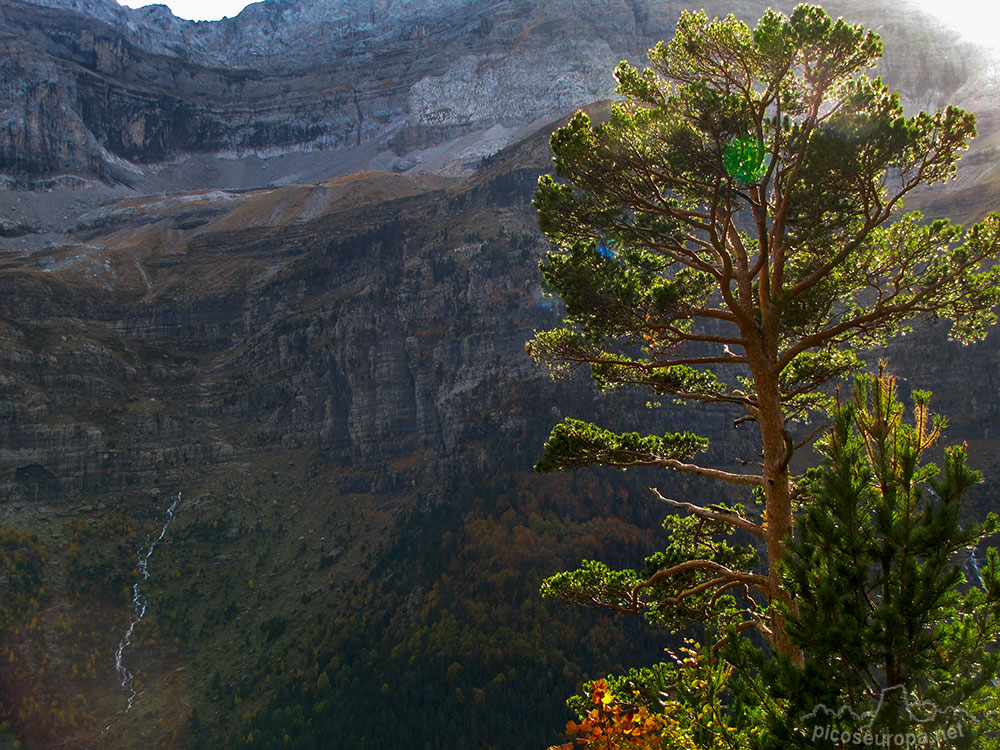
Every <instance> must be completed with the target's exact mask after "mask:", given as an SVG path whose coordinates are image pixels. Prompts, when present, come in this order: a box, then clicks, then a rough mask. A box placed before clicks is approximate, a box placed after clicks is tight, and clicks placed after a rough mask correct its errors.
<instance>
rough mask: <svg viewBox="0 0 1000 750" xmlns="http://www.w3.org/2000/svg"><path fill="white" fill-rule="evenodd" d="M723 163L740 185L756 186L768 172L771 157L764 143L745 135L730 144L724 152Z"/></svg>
mask: <svg viewBox="0 0 1000 750" xmlns="http://www.w3.org/2000/svg"><path fill="white" fill-rule="evenodd" d="M722 162H723V164H724V165H725V167H726V172H728V173H729V176H730V177H732V178H733V179H734V180H735V181H736V182H737V183H738V184H739V185H756V184H757V183H758V182H760V180H761V178H762V177H763V176H764V173H765V172H766V171H767V167H768V165H769V164H770V163H771V155H770V154H768V153H765V152H764V144H763V143H761V142H760V141H758V140H757V139H756V138H754V137H753V136H749V135H745V136H741V137H739V138H734V139H733V140H731V141H730V142H729V144H728V145H727V146H726V148H725V150H724V151H723V152H722Z"/></svg>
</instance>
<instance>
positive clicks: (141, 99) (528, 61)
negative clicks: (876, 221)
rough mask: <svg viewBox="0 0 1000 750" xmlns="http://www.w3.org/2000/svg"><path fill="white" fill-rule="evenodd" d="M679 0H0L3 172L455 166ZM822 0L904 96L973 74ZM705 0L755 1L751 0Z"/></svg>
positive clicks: (195, 178)
mask: <svg viewBox="0 0 1000 750" xmlns="http://www.w3.org/2000/svg"><path fill="white" fill-rule="evenodd" d="M683 7H684V4H683V3H681V2H678V1H677V0H660V1H658V2H653V1H651V0H643V1H641V2H640V1H638V0H584V1H583V2H572V3H571V2H567V1H563V0H558V1H554V2H538V0H506V1H505V2H498V3H488V4H487V3H482V2H479V0H449V1H448V2H437V1H435V2H431V0H397V1H395V2H393V1H391V0H381V1H379V2H375V1H374V0H373V1H371V2H362V3H358V2H354V1H353V0H271V1H270V2H265V3H258V4H255V5H251V6H249V7H248V8H247V9H246V10H244V12H243V13H241V14H240V15H239V16H237V17H236V18H232V19H223V20H221V21H216V22H201V23H195V22H191V21H184V20H181V19H178V18H176V17H174V16H173V15H172V14H171V13H170V12H169V10H168V9H166V8H165V7H164V6H155V5H154V6H148V7H146V8H142V9H139V10H130V9H127V8H123V7H121V6H118V5H117V3H115V2H114V0H44V2H42V1H40V2H22V1H21V0H3V2H2V3H0V36H2V38H3V40H4V48H5V52H6V54H5V56H4V60H3V61H2V63H0V112H2V116H3V121H4V123H5V126H4V127H3V128H0V174H2V175H5V176H6V180H7V183H8V185H9V186H12V187H17V186H22V187H24V186H31V185H36V186H38V185H41V184H42V183H41V182H40V180H45V179H50V180H51V179H53V178H61V179H62V180H63V181H66V180H67V179H68V180H71V181H72V182H76V183H79V181H80V180H81V179H82V180H89V179H97V180H100V181H103V182H109V183H116V182H123V183H127V184H129V185H132V186H134V187H136V188H137V189H140V190H142V191H143V192H150V191H152V192H159V191H163V190H168V191H170V190H174V189H184V188H191V189H197V188H203V187H252V186H256V185H263V184H268V183H276V182H302V181H305V182H316V181H319V180H322V179H329V178H330V177H333V176H336V175H338V174H344V173H347V172H349V171H356V170H357V169H360V168H377V169H394V170H400V171H405V170H407V169H412V168H414V167H420V168H421V169H422V170H423V171H428V170H430V171H440V170H442V169H447V168H449V167H451V168H461V167H462V166H465V167H468V166H469V165H470V164H473V165H474V163H475V162H476V161H477V160H478V159H479V158H481V157H482V156H484V155H488V154H490V153H494V152H496V151H497V150H499V149H500V148H501V147H502V146H504V145H506V144H507V143H509V142H512V141H513V140H516V138H517V137H521V136H523V135H525V130H524V126H525V125H526V124H528V123H531V122H533V121H534V120H536V119H538V118H548V119H550V120H551V119H553V118H554V117H559V116H562V115H563V114H565V113H566V112H568V111H571V110H572V109H574V108H576V107H578V106H581V105H584V104H586V103H588V102H593V101H596V100H599V99H603V98H607V97H609V96H610V95H611V94H612V91H613V88H614V81H613V79H612V77H611V70H612V69H613V67H614V65H615V64H616V63H617V61H618V60H620V59H623V58H627V59H631V60H633V61H636V62H641V61H642V59H643V57H644V54H645V50H646V49H647V48H648V47H649V46H651V45H652V44H654V43H655V42H656V41H657V40H659V39H663V38H669V37H670V35H671V34H672V29H673V24H674V23H675V22H676V19H677V16H678V14H679V13H680V11H681V10H682V9H683ZM832 9H833V10H834V11H838V10H842V11H843V12H845V13H847V14H848V16H849V17H851V18H853V19H855V20H858V21H861V22H866V23H869V24H870V25H872V26H876V27H879V28H880V29H882V30H883V32H884V34H885V36H886V40H887V46H888V48H889V55H888V58H887V59H888V62H887V63H886V66H885V67H886V74H887V75H888V76H889V77H890V79H892V80H893V82H894V84H895V85H896V86H897V88H900V89H901V90H902V91H903V93H904V95H906V96H907V97H908V98H910V99H911V100H912V101H914V102H915V103H919V104H920V105H925V104H931V105H937V104H940V103H941V101H943V98H944V97H947V96H951V97H952V98H954V97H953V94H954V93H955V92H956V91H958V90H959V89H961V88H962V87H963V85H967V84H971V83H975V84H976V85H975V86H972V87H970V91H972V90H976V91H980V92H981V89H982V86H981V81H979V80H978V77H979V73H980V68H981V64H980V62H979V61H978V60H977V58H976V57H975V56H974V55H972V54H969V53H968V51H967V52H966V53H964V54H956V53H955V51H954V42H955V40H954V38H953V37H952V38H949V37H948V34H947V33H945V34H944V35H943V36H942V33H941V31H940V30H939V29H935V28H933V27H932V26H930V27H928V26H921V25H920V24H919V23H917V24H914V23H913V21H912V18H911V17H909V16H911V15H912V14H911V13H909V12H908V11H907V9H906V8H905V7H904V8H898V7H896V6H894V5H893V6H890V5H889V4H886V5H878V4H876V5H874V6H873V5H872V4H868V3H861V2H858V1H857V0H843V2H840V3H835V4H834V5H833V7H832ZM708 10H709V11H710V12H719V13H727V12H735V13H737V14H738V15H742V16H744V17H746V18H748V19H751V18H756V16H757V15H759V9H758V8H757V4H756V3H749V2H745V3H737V4H733V3H716V4H715V5H711V4H710V5H709V7H708ZM897 50H898V52H903V54H899V53H898V52H897ZM949 50H950V51H949ZM918 51H919V52H918ZM960 98H961V97H960ZM462 137H464V138H465V140H463V141H459V140H458V139H460V138H462ZM435 147H436V148H435ZM302 152H306V154H308V158H307V159H303V158H301V154H302ZM247 155H253V156H255V157H258V159H257V160H254V161H252V162H248V163H246V164H233V163H230V164H228V165H226V166H223V167H220V166H219V165H215V170H214V171H221V174H213V170H212V169H210V168H209V166H208V165H207V164H206V163H204V162H203V161H198V162H197V166H195V167H194V168H191V165H187V166H188V168H187V169H185V165H186V163H187V161H188V160H189V159H191V158H192V157H196V158H197V157H207V156H211V157H212V160H213V161H218V160H228V161H230V162H233V161H235V160H237V159H238V158H239V157H243V156H247ZM279 155H282V156H292V157H294V156H296V155H298V156H299V157H300V158H289V159H285V160H280V159H278V158H276V157H278V156H279ZM169 176H173V179H172V180H171V179H168V177H169ZM206 179H207V180H208V181H209V182H210V183H211V184H207V183H206V182H205V180H206Z"/></svg>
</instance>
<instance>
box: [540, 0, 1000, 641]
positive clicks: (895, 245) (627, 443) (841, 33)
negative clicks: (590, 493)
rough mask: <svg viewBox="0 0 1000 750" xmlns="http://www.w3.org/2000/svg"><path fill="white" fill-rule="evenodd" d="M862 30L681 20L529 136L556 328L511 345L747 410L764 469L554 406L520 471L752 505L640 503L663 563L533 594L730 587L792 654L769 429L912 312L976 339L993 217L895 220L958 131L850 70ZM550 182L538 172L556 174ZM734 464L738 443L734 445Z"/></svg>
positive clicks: (986, 291) (774, 446) (785, 519)
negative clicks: (560, 118)
mask: <svg viewBox="0 0 1000 750" xmlns="http://www.w3.org/2000/svg"><path fill="white" fill-rule="evenodd" d="M881 49H882V48H881V42H880V40H879V38H878V36H877V35H875V34H874V33H872V32H870V31H865V30H864V29H863V28H861V27H859V26H851V25H849V24H847V23H845V22H844V21H843V20H837V21H834V20H832V19H831V18H830V17H829V16H828V15H827V14H826V13H825V12H824V11H823V10H822V9H821V8H819V7H814V6H806V5H802V6H799V7H798V8H796V9H795V11H794V12H793V13H792V14H791V16H790V17H786V16H784V15H782V14H779V13H775V12H773V11H770V10H769V11H767V12H766V13H765V14H764V16H763V17H762V18H761V19H760V21H759V22H758V24H757V26H756V27H755V28H754V29H752V30H751V29H750V28H748V27H747V26H746V25H745V24H743V23H742V22H740V21H738V20H736V19H735V18H734V17H732V16H730V17H728V18H725V19H722V20H719V19H715V20H712V21H709V20H708V18H707V16H706V15H705V14H704V13H690V12H684V13H683V14H682V15H681V17H680V20H679V22H678V25H677V32H676V35H675V37H674V39H673V40H672V41H671V42H670V43H668V44H664V43H662V42H661V43H660V44H659V45H657V46H656V47H655V48H654V49H653V50H651V51H650V56H649V59H650V64H651V67H650V68H649V69H647V70H644V71H639V70H637V69H636V68H634V67H632V66H630V65H629V64H627V63H624V62H623V63H622V64H621V65H619V67H618V68H617V70H616V72H615V75H616V77H617V80H618V84H619V86H618V92H619V94H621V96H622V97H623V101H621V102H620V103H618V104H615V105H614V106H613V108H612V113H611V116H610V119H609V120H608V121H607V122H605V123H603V124H600V125H594V124H593V123H592V122H591V121H590V119H589V118H588V116H587V115H586V114H584V113H578V114H577V115H576V116H575V117H573V119H572V120H571V121H570V123H569V124H568V125H567V126H565V127H563V128H561V129H560V130H558V131H557V132H556V133H555V134H554V135H553V136H552V140H551V145H552V150H553V152H554V154H555V159H554V163H555V172H556V177H552V176H545V177H542V178H541V179H540V181H539V187H538V191H537V193H536V196H535V206H536V208H537V210H538V216H539V224H540V226H541V228H542V230H543V231H544V232H545V234H546V235H547V236H548V238H549V240H550V241H551V243H552V246H553V247H552V250H551V251H550V252H549V253H548V255H547V256H546V259H545V260H544V262H543V263H542V272H543V275H544V279H545V282H546V284H547V285H548V286H549V287H550V288H551V289H552V290H554V291H555V292H556V293H558V295H559V296H560V297H562V299H563V300H564V302H565V306H566V314H565V320H566V323H567V325H566V326H565V327H563V328H559V329H556V330H552V331H547V332H542V333H538V334H537V335H536V336H535V338H534V339H533V340H532V341H531V342H529V344H528V350H529V352H530V354H531V355H532V356H533V357H534V358H535V359H536V360H538V361H539V362H542V363H544V364H546V365H548V366H549V367H551V369H552V372H553V374H556V375H558V374H564V373H566V372H568V371H570V370H572V369H574V368H575V367H578V366H581V365H585V366H588V367H589V369H590V371H591V373H592V375H593V377H594V380H595V381H596V383H597V385H598V386H599V387H600V388H602V389H605V390H609V389H613V388H618V387H621V386H642V387H646V388H648V389H650V390H651V391H652V392H653V393H654V398H660V397H664V398H666V399H679V400H682V401H687V402H693V403H696V404H698V403H701V404H705V403H709V404H729V405H732V406H733V407H734V408H735V409H738V410H739V412H738V413H739V418H738V419H737V422H751V423H755V424H756V425H757V428H758V430H759V432H758V434H759V439H760V456H748V457H743V458H745V459H747V465H753V463H754V462H755V461H756V460H758V459H762V470H761V471H759V472H753V471H739V470H737V471H734V470H732V469H731V468H729V467H721V466H709V465H705V464H704V463H698V462H697V461H695V457H696V456H697V454H699V453H700V452H702V451H704V450H705V448H706V447H707V440H705V439H703V438H701V437H698V436H697V435H693V434H690V433H681V434H666V435H662V436H656V435H654V436H642V435H638V434H616V433H613V432H611V431H608V430H605V429H602V428H601V427H599V426H597V425H594V424H590V423H587V422H583V421H579V420H576V419H571V418H567V419H565V420H564V421H563V422H562V423H560V424H558V425H557V426H556V427H555V428H554V429H553V431H552V435H551V437H550V439H549V441H548V443H547V444H546V450H545V454H544V457H543V458H542V460H541V461H540V462H539V463H538V465H537V467H536V468H538V469H539V470H540V471H550V470H556V469H563V468H568V467H574V466H585V465H591V464H603V465H609V466H615V467H621V468H624V467H629V466H659V467H664V468H668V469H672V470H674V471H679V472H684V473H687V474H693V475H697V476H701V477H710V478H714V479H718V480H721V481H723V482H727V483H731V484H735V485H741V486H744V487H747V488H754V489H756V490H757V491H758V492H759V493H760V495H761V497H762V499H763V504H764V508H763V515H760V516H758V515H755V514H753V513H747V512H746V510H745V509H744V508H742V507H718V508H708V507H705V506H701V505H697V504H694V503H689V502H680V501H675V500H672V499H669V498H662V499H663V500H664V501H665V502H666V503H668V504H670V505H672V506H675V507H677V508H680V509H683V510H685V511H687V513H688V514H690V518H691V519H692V523H693V524H694V525H688V526H684V525H683V523H682V522H681V521H680V520H677V521H674V522H672V523H673V525H674V528H673V531H674V532H675V533H676V534H677V539H676V540H675V541H676V543H675V544H674V545H673V546H674V549H673V550H672V552H671V554H669V555H667V556H665V557H662V558H661V559H660V560H659V561H654V562H653V563H652V564H651V566H650V568H649V569H648V570H647V571H646V573H645V574H643V575H642V576H638V575H632V574H630V573H628V572H624V573H616V572H614V571H610V570H608V569H607V568H606V567H601V566H600V564H597V563H591V564H588V565H587V566H585V568H584V569H583V570H581V571H578V573H577V574H576V578H575V579H573V578H572V576H571V577H570V578H566V577H564V578H562V579H561V580H560V581H558V582H553V583H554V584H555V585H550V586H548V589H547V590H548V593H550V594H552V595H556V596H563V597H565V598H569V599H572V600H574V601H578V602H581V603H586V604H588V605H589V606H610V607H613V608H617V609H622V610H624V611H649V610H650V609H651V608H655V609H657V611H658V612H659V615H660V616H661V618H662V619H663V621H664V622H674V623H677V624H680V623H683V622H684V621H690V620H691V619H695V620H698V619H705V618H706V617H708V616H711V615H712V611H711V610H712V608H713V606H714V605H713V606H709V605H712V604H713V602H714V603H715V604H718V602H719V599H718V598H716V597H715V594H716V593H718V592H720V591H726V592H729V593H734V592H741V591H742V592H743V595H744V599H745V601H746V602H748V605H747V607H745V608H744V610H743V612H744V614H743V619H742V621H741V622H740V623H739V627H743V628H748V627H756V628H757V629H758V630H759V631H760V632H761V633H763V634H764V636H765V637H766V638H767V639H768V640H769V641H770V642H771V643H772V644H773V645H775V646H776V647H778V648H779V649H781V650H785V651H791V649H790V647H789V645H788V643H787V638H786V634H785V629H784V626H783V621H782V615H781V614H780V612H779V611H778V609H777V608H775V607H770V608H769V606H770V605H771V604H773V603H775V602H779V601H784V602H786V604H789V605H790V604H792V601H791V599H790V596H789V593H788V592H787V591H785V590H784V589H783V588H782V586H781V584H780V578H779V575H778V571H777V565H778V563H779V560H780V559H781V555H782V550H783V548H784V544H785V542H786V540H788V539H789V538H790V535H791V532H792V517H793V505H794V493H795V483H794V481H793V477H792V476H791V472H790V469H789V462H790V460H791V458H792V455H793V453H794V451H795V450H796V448H797V447H799V446H798V445H796V443H795V442H794V441H793V439H792V437H791V433H790V430H789V426H790V424H791V423H792V422H795V421H798V420H803V419H805V418H806V417H807V416H808V414H809V412H810V410H814V409H816V408H822V407H824V405H825V404H826V402H825V400H824V399H825V397H824V395H823V391H822V390H821V389H822V387H823V386H824V385H826V384H828V383H830V382H831V381H834V380H837V379H839V378H842V377H844V376H845V375H847V374H849V373H850V372H852V371H854V370H855V369H856V368H858V367H859V365H860V361H859V359H858V357H857V355H856V350H857V349H859V348H871V347H875V346H879V345H881V344H883V343H884V342H885V341H886V340H887V339H889V338H890V337H892V336H896V335H899V334H901V333H904V332H906V331H908V330H910V328H911V326H912V325H913V323H914V321H915V320H916V319H918V318H921V317H925V318H930V319H940V318H944V319H949V320H950V321H951V323H952V327H951V336H952V337H953V338H955V339H957V340H959V341H963V342H968V341H973V340H976V339H979V338H982V337H983V336H984V335H985V331H986V329H987V327H988V326H989V325H991V324H992V323H993V322H994V320H995V317H994V313H993V309H994V307H995V306H996V304H997V303H998V301H1000V284H998V283H997V281H998V277H1000V268H994V269H992V270H982V269H983V268H984V267H985V266H987V265H989V262H990V261H991V260H992V259H994V258H995V257H996V255H997V251H998V248H1000V216H998V215H997V214H990V215H989V216H988V217H987V218H986V219H984V220H983V221H982V222H981V223H979V224H976V225H975V226H973V227H971V228H970V229H968V231H965V232H963V231H962V228H961V227H958V226H956V225H954V224H952V223H951V222H949V221H946V220H938V221H933V222H927V221H925V220H924V217H923V216H921V215H920V214H919V213H916V212H914V213H906V214H903V213H901V207H902V201H903V199H904V197H905V196H907V195H908V194H909V193H910V192H911V191H912V190H914V189H915V188H916V187H918V186H920V185H928V184H934V183H942V182H945V181H947V180H949V179H950V178H951V177H952V176H953V175H954V173H955V169H956V162H957V160H958V158H959V156H960V154H961V152H962V151H963V150H964V149H965V148H966V146H967V143H968V141H969V139H970V138H972V137H973V136H974V135H975V118H974V116H973V115H971V114H969V113H967V112H964V111H962V110H960V109H957V108H955V107H947V108H945V109H943V110H938V111H937V112H934V113H924V112H921V113H919V114H917V115H914V116H913V117H904V115H903V110H902V106H901V104H900V101H899V97H898V96H897V95H896V94H894V93H893V92H891V91H890V90H889V89H888V88H887V87H886V86H885V84H883V82H882V81H881V80H880V79H878V78H874V79H873V78H872V77H870V76H869V75H868V74H867V72H866V71H867V70H868V69H869V68H870V67H871V66H872V65H873V64H874V63H875V62H876V60H877V59H878V58H879V56H880V55H881ZM556 178H558V179H556ZM733 458H736V457H733ZM702 525H708V526H722V527H725V528H727V529H739V530H740V531H742V532H744V533H746V534H749V535H751V536H753V537H755V538H756V540H757V541H758V543H759V546H760V547H761V548H762V549H763V551H764V552H765V554H766V568H765V571H764V572H755V571H754V570H752V569H751V567H750V566H752V564H753V559H754V556H753V555H752V554H749V553H748V552H747V551H746V550H740V549H737V548H730V547H725V546H724V547H719V546H718V545H717V544H715V543H711V542H708V543H707V542H705V538H706V537H705V534H703V533H702V532H703V530H704V529H703V528H702Z"/></svg>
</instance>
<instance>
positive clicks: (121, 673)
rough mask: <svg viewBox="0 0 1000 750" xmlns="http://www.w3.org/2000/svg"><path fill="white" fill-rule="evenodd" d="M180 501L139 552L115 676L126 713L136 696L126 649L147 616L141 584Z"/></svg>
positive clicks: (177, 498)
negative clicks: (125, 695) (124, 695)
mask: <svg viewBox="0 0 1000 750" xmlns="http://www.w3.org/2000/svg"><path fill="white" fill-rule="evenodd" d="M180 501H181V493H179V492H178V493H177V497H175V498H174V501H173V502H172V503H171V504H170V507H169V508H167V517H166V520H165V521H164V522H163V526H162V527H161V528H160V535H159V536H157V537H156V539H154V540H153V541H152V542H150V543H149V546H148V547H146V549H145V551H143V550H142V549H140V550H139V551H138V563H137V564H136V570H138V571H139V579H140V580H138V581H136V582H135V583H134V584H132V608H133V609H132V619H131V621H130V622H129V624H128V629H127V630H126V631H125V635H124V636H122V639H121V642H120V643H119V644H118V650H117V651H115V674H117V675H118V681H119V682H120V683H121V685H122V688H124V689H125V690H127V691H128V705H127V706H126V707H125V713H127V712H128V711H129V710H131V708H132V704H133V703H134V702H135V696H136V692H135V675H133V674H132V673H131V672H130V671H129V670H128V668H127V667H126V666H125V649H127V648H128V647H129V646H130V645H131V643H132V634H133V633H134V632H135V626H136V625H138V624H139V622H140V621H141V620H142V618H143V617H144V616H145V614H146V599H145V597H144V596H143V595H142V589H141V588H140V587H139V584H140V583H141V582H142V581H146V580H148V579H149V558H150V557H151V556H152V554H153V550H154V549H155V548H156V545H157V544H158V543H159V542H160V540H162V539H163V537H164V535H166V533H167V528H168V527H169V526H170V523H171V522H172V521H173V520H174V511H175V510H176V509H177V504H178V503H179V502H180Z"/></svg>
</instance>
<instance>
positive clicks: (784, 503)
mask: <svg viewBox="0 0 1000 750" xmlns="http://www.w3.org/2000/svg"><path fill="white" fill-rule="evenodd" d="M748 358H749V359H750V369H751V372H752V374H753V379H754V383H755V385H756V391H757V423H758V425H759V426H760V436H761V447H762V450H763V454H764V456H763V458H764V496H765V499H766V502H765V508H766V511H767V527H766V536H765V541H766V547H767V574H768V579H769V580H770V589H771V594H770V598H771V601H772V602H775V601H777V600H780V599H782V598H784V595H783V592H782V589H781V584H780V581H781V577H780V575H779V573H778V563H779V561H780V560H781V556H782V554H783V553H784V548H785V541H786V540H787V539H789V538H790V537H791V535H792V488H791V479H790V475H789V472H788V460H789V458H790V457H791V451H790V450H789V448H788V436H787V434H786V432H785V417H784V414H783V412H782V409H781V394H780V390H779V385H778V376H777V373H776V372H775V370H774V366H773V364H772V363H770V362H768V361H767V358H766V357H764V356H759V355H758V357H753V356H750V357H748ZM755 360H756V361H755ZM772 630H773V633H774V647H775V648H776V649H777V650H778V651H780V652H782V653H784V654H787V655H788V656H789V657H790V658H791V659H792V661H793V662H795V663H796V664H801V663H802V652H801V651H800V650H799V649H798V648H796V647H795V646H793V645H792V644H790V643H789V642H788V636H787V634H786V632H785V618H784V617H783V616H782V615H781V614H778V613H776V614H775V615H774V617H773V618H772Z"/></svg>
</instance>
